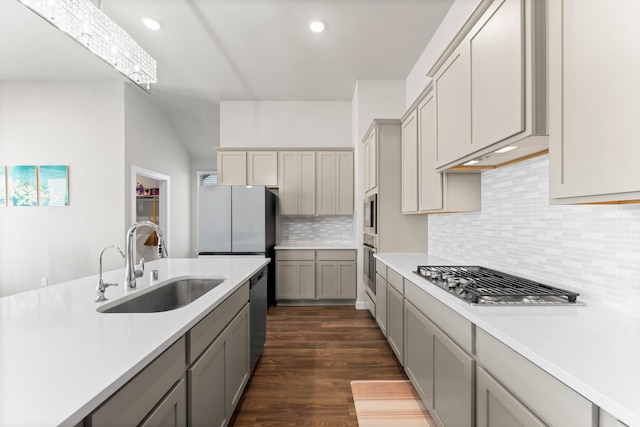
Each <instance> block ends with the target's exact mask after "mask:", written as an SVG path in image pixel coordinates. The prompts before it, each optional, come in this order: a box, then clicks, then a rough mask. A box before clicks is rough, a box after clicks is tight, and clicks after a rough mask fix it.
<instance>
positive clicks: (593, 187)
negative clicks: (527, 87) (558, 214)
mask: <svg viewBox="0 0 640 427" xmlns="http://www.w3.org/2000/svg"><path fill="white" fill-rule="evenodd" d="M548 8H549V161H550V196H551V198H552V199H556V201H557V202H560V203H583V202H608V201H628V200H636V201H638V200H640V168H639V167H638V159H640V143H639V141H640V126H638V118H640V96H639V95H638V94H640V79H638V75H640V50H639V49H637V48H636V46H635V45H634V46H633V48H630V45H629V43H630V42H631V41H632V40H634V41H637V40H639V39H640V26H638V16H640V2H638V1H636V0H620V1H616V2H615V6H612V4H611V3H610V2H607V1H604V0H558V1H552V2H549V5H548ZM594 23H597V30H594ZM634 43H635V42H634ZM571 198H581V199H575V200H571Z"/></svg>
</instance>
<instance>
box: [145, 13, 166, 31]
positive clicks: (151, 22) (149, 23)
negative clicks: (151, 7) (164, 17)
mask: <svg viewBox="0 0 640 427" xmlns="http://www.w3.org/2000/svg"><path fill="white" fill-rule="evenodd" d="M140 20H141V21H142V23H143V24H144V26H145V27H147V28H148V29H150V30H153V31H158V30H159V29H160V28H162V24H160V23H159V22H158V21H156V20H155V19H153V18H149V17H147V16H143V17H142V18H140Z"/></svg>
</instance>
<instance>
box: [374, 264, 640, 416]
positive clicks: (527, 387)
mask: <svg viewBox="0 0 640 427" xmlns="http://www.w3.org/2000/svg"><path fill="white" fill-rule="evenodd" d="M375 257H376V258H377V259H378V260H379V261H380V262H382V263H383V264H384V265H385V266H386V267H388V268H389V269H392V270H393V271H395V272H396V273H398V274H399V275H401V276H402V278H403V280H404V281H405V286H404V288H405V298H410V297H409V296H408V295H409V294H407V293H406V292H407V289H415V290H418V291H419V293H424V294H427V295H428V296H429V298H430V299H433V300H436V301H438V303H437V306H439V307H440V306H443V307H446V310H447V312H451V314H453V315H454V316H456V317H459V318H460V319H464V321H465V322H468V323H469V324H470V325H472V329H471V330H470V331H472V332H471V335H470V339H471V340H472V341H471V342H472V343H474V344H471V345H469V346H466V347H465V346H464V345H462V347H463V348H464V351H465V352H466V353H467V354H468V355H469V356H468V357H469V358H470V360H471V359H475V360H476V364H477V371H485V370H486V371H489V373H490V374H491V375H495V376H496V378H498V379H499V380H500V381H502V379H501V378H500V377H499V374H500V373H502V372H508V373H509V375H508V376H506V377H504V378H505V379H506V381H505V385H504V388H506V389H507V390H509V392H511V393H513V394H515V395H517V397H518V398H519V399H520V400H521V401H523V402H524V403H525V405H526V404H528V402H527V400H526V397H527V396H525V395H526V394H527V393H529V392H530V391H531V390H536V387H541V388H542V389H543V391H542V392H541V393H534V394H529V397H532V398H533V399H534V400H535V399H537V398H539V397H540V396H543V399H544V398H547V399H551V401H553V400H554V399H555V400H556V401H557V402H562V401H561V400H560V398H559V396H557V395H556V396H554V395H553V393H552V391H551V390H549V389H548V388H545V386H542V384H541V383H537V382H536V381H518V380H517V379H518V378H519V377H518V376H519V375H521V372H520V371H518V370H517V369H515V368H517V367H518V366H519V367H524V368H526V369H528V370H531V371H532V372H533V370H532V368H531V367H532V366H534V365H535V368H533V369H535V370H538V368H539V370H541V371H540V373H542V371H543V372H544V373H545V374H544V375H547V374H548V375H549V376H550V377H547V376H545V377H544V378H543V379H545V381H546V380H547V378H551V377H552V378H553V379H554V380H553V381H555V380H557V381H559V383H562V384H563V385H564V386H566V387H568V389H567V390H569V389H570V390H572V392H571V393H576V396H578V395H579V396H581V398H579V399H582V398H584V399H586V400H585V402H586V403H587V409H588V410H593V412H595V414H594V415H593V418H594V419H595V420H598V418H599V423H600V424H598V421H596V422H595V424H593V425H600V426H622V425H623V424H621V423H620V422H618V421H616V420H615V419H618V420H620V421H621V422H623V423H625V424H626V425H628V426H640V404H639V402H640V364H638V362H637V360H638V355H639V354H640V319H639V318H637V317H633V316H629V315H626V314H623V313H620V312H617V311H614V310H611V309H608V308H606V307H602V306H599V305H596V304H593V305H591V304H589V303H588V302H587V304H586V305H577V304H576V305H564V306H499V307H496V306H478V305H470V304H468V303H466V302H465V301H462V300H461V299H459V298H457V297H456V296H454V295H452V294H450V293H448V292H446V291H444V290H442V289H440V288H439V287H437V286H435V285H433V284H431V283H430V282H429V281H427V280H426V279H424V278H422V277H419V276H418V275H416V274H415V273H414V271H415V270H416V267H417V266H418V265H457V264H459V263H455V262H453V261H450V260H446V259H442V258H439V257H435V256H432V255H428V254H377V255H375ZM408 282H410V285H408V284H407V283H408ZM419 293H417V292H415V291H413V292H412V293H411V295H413V296H416V295H418V296H419ZM580 300H581V297H578V301H580ZM413 304H414V301H412V300H411V299H405V306H407V305H413ZM413 312H414V313H415V310H414V311H413ZM425 315H426V316H430V315H431V313H425ZM451 318H452V317H448V319H451ZM406 319H407V318H406V317H405V321H406ZM436 323H437V322H436ZM405 326H406V325H405ZM450 326H451V325H447V324H445V323H440V324H439V325H438V327H439V328H441V329H442V330H445V331H446V330H447V328H448V327H450ZM453 332H456V331H453ZM407 336H408V335H406V334H405V337H407ZM452 337H454V335H452ZM454 341H455V339H454ZM461 342H462V341H461ZM407 348H408V347H407V343H406V342H405V350H407ZM495 349H499V352H493V353H492V352H490V351H489V350H492V351H493V350H495ZM495 354H500V355H507V356H505V358H503V359H501V360H500V362H497V363H496V360H494V358H492V357H493V355H495ZM488 355H489V356H488ZM405 357H406V358H407V360H405V362H407V361H408V360H409V356H408V355H406V354H405ZM523 360H526V362H523ZM510 361H516V362H517V363H519V365H518V366H515V364H510V363H507V362H510ZM531 364H532V365H531ZM530 365H531V366H530ZM481 368H482V369H481ZM405 369H407V364H405ZM492 370H493V371H492ZM494 372H496V373H497V374H494ZM483 375H485V374H483ZM536 375H537V374H536ZM485 377H486V375H485ZM478 378H479V377H478ZM522 378H525V375H524V374H523V375H522ZM540 378H542V377H540ZM527 379H529V378H527ZM554 386H555V383H554ZM478 390H479V389H478ZM521 392H522V393H521ZM477 393H478V395H480V394H481V393H480V391H478V392H477ZM520 393H521V394H520ZM545 394H546V395H547V396H544V395H545ZM589 402H590V403H589ZM535 404H536V403H535V402H534V404H533V405H532V406H535ZM477 405H478V407H479V408H480V407H481V406H482V405H481V404H480V400H478V403H477ZM547 407H548V405H547ZM562 409H563V410H564V409H565V408H562ZM598 409H599V410H598ZM532 412H534V413H536V412H537V411H536V410H532ZM537 415H538V416H541V415H540V413H539V412H538V413H537ZM587 415H588V414H587ZM478 417H479V418H480V416H478ZM543 418H544V417H543ZM479 421H480V420H479ZM565 421H566V419H565ZM547 423H549V421H548V420H547ZM534 424H535V423H534ZM534 424H531V425H534ZM551 424H552V425H560V424H562V423H561V422H558V423H557V424H556V423H551ZM478 425H484V424H480V422H478ZM535 425H537V424H535ZM563 425H566V424H563ZM569 425H571V424H569ZM573 425H576V424H573ZM581 425H586V424H581Z"/></svg>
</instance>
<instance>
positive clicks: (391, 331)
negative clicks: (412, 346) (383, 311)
mask: <svg viewBox="0 0 640 427" xmlns="http://www.w3.org/2000/svg"><path fill="white" fill-rule="evenodd" d="M387 341H389V345H390V346H391V349H392V350H393V352H394V353H395V354H396V357H397V358H398V360H399V361H400V364H401V365H403V366H404V297H403V296H402V294H401V293H399V292H398V291H396V290H395V288H394V287H393V286H387Z"/></svg>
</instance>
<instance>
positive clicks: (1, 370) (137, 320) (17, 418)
mask: <svg viewBox="0 0 640 427" xmlns="http://www.w3.org/2000/svg"><path fill="white" fill-rule="evenodd" d="M268 263H269V259H268V258H256V257H233V256H229V257H207V258H201V259H172V258H167V259H161V260H156V261H152V262H148V263H147V264H146V268H145V274H144V277H143V278H141V279H138V288H137V290H132V291H128V292H127V291H125V290H124V287H123V285H122V282H123V278H124V269H120V270H114V271H110V272H107V273H105V274H104V275H103V277H104V279H105V281H108V282H111V283H113V282H118V283H119V284H120V286H118V287H109V288H107V290H106V297H107V298H109V301H108V302H111V301H114V300H115V299H117V298H120V297H123V296H125V295H127V294H131V293H134V292H140V291H141V290H142V289H145V288H148V287H150V286H158V285H161V284H162V283H164V282H166V281H167V280H168V279H171V278H176V277H203V278H205V277H206V278H214V277H223V278H226V279H227V280H226V281H225V282H224V283H223V284H221V285H219V286H217V287H216V288H214V289H213V290H211V291H210V292H208V293H207V294H205V295H204V296H202V297H200V298H199V299H197V300H196V301H194V302H193V303H191V304H189V305H187V306H185V307H182V308H179V309H176V310H172V311H167V312H162V313H144V314H101V313H98V312H97V311H96V308H97V307H98V306H99V305H101V304H106V303H108V302H106V303H101V304H97V303H95V302H94V299H95V297H96V295H95V287H96V283H97V280H98V276H97V275H95V276H90V277H87V278H83V279H79V280H74V281H71V282H66V283H62V284H59V285H54V286H50V287H48V288H42V289H38V290H34V291H30V292H25V293H21V294H17V295H12V296H9V297H4V298H0V426H3V427H4V426H7V427H9V426H10V427H16V426H38V427H41V426H55V425H75V424H76V423H77V422H79V421H80V420H82V419H83V418H84V417H85V416H87V415H88V414H89V413H90V412H91V411H93V410H94V409H95V408H96V407H97V406H98V405H99V404H100V403H102V402H103V401H104V400H105V399H107V398H108V397H109V396H110V395H111V394H113V393H114V392H115V391H117V390H118V389H119V388H120V387H121V386H122V385H124V384H125V383H126V382H127V381H128V380H130V379H131V378H133V377H134V376H135V375H136V373H138V372H139V371H140V370H141V369H142V368H144V367H145V366H146V365H147V364H148V363H149V362H151V361H152V360H153V359H154V358H156V357H157V356H158V355H160V354H161V353H162V352H163V351H164V350H166V349H167V348H168V347H169V346H170V345H171V344H172V343H173V342H175V341H176V340H177V339H178V338H180V337H181V336H182V335H183V334H184V333H185V332H187V331H188V330H189V329H190V328H191V327H192V326H194V325H195V324H196V323H197V322H198V321H199V320H201V319H202V318H203V317H204V316H205V315H206V314H208V313H209V312H210V311H211V310H213V308H215V307H216V306H217V305H218V304H219V303H220V302H222V301H223V300H224V299H225V298H226V297H227V296H229V295H230V294H231V293H233V292H234V291H235V290H236V289H237V288H239V287H240V286H241V285H242V284H243V283H244V282H245V281H246V280H248V279H249V278H250V277H251V276H252V275H253V274H254V273H255V272H256V271H257V270H259V269H260V268H261V267H263V266H264V265H266V264H268ZM153 269H155V270H158V272H159V277H158V280H157V281H155V282H154V284H150V283H149V276H150V271H151V270H153Z"/></svg>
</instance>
